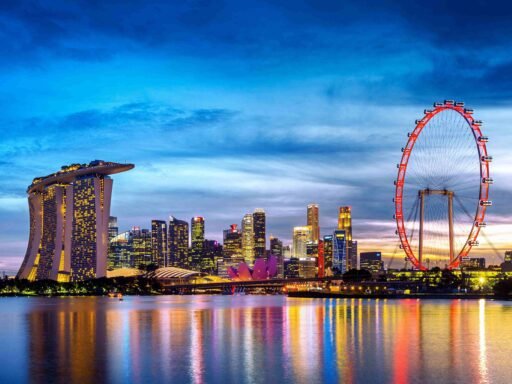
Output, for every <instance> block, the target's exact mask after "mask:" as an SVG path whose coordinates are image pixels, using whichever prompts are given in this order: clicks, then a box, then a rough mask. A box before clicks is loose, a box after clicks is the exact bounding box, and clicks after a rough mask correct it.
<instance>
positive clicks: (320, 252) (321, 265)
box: [316, 240, 325, 277]
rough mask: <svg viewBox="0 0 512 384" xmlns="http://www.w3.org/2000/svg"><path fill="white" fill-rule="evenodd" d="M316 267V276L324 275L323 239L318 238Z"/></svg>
mask: <svg viewBox="0 0 512 384" xmlns="http://www.w3.org/2000/svg"><path fill="white" fill-rule="evenodd" d="M316 265H317V267H318V277H324V276H325V258H324V241H323V240H318V258H317V264H316Z"/></svg>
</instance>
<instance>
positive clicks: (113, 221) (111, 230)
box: [108, 216, 119, 242]
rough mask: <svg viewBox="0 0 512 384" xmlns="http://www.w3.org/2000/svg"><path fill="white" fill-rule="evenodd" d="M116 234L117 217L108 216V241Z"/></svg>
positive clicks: (117, 229)
mask: <svg viewBox="0 0 512 384" xmlns="http://www.w3.org/2000/svg"><path fill="white" fill-rule="evenodd" d="M118 234H119V227H118V226H117V217H115V216H110V217H109V218H108V241H109V242H110V241H111V240H112V239H113V238H114V237H116V236H117V235H118Z"/></svg>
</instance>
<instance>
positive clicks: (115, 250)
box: [108, 231, 133, 270]
mask: <svg viewBox="0 0 512 384" xmlns="http://www.w3.org/2000/svg"><path fill="white" fill-rule="evenodd" d="M132 257H133V233H132V231H126V232H122V233H119V234H118V235H117V236H116V237H114V238H113V239H111V240H110V242H109V249H108V269H109V270H113V269H119V268H131V267H132V266H133V260H132Z"/></svg>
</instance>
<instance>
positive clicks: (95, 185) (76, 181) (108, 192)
mask: <svg viewBox="0 0 512 384" xmlns="http://www.w3.org/2000/svg"><path fill="white" fill-rule="evenodd" d="M133 167H134V166H133V165H132V164H117V163H110V162H104V161H102V160H95V161H92V162H91V163H89V164H72V165H70V166H63V167H62V168H61V170H60V171H58V172H56V173H53V174H51V175H48V176H45V177H37V178H35V179H34V180H33V182H32V184H31V185H30V186H29V187H28V189H27V193H28V202H29V209H30V235H29V241H28V247H27V252H26V254H25V258H24V260H23V263H22V265H21V267H20V270H19V272H18V275H17V276H18V278H20V279H29V280H42V279H52V280H59V281H79V280H86V279H92V278H97V277H103V276H105V275H106V272H107V253H108V235H109V234H108V221H109V217H110V200H111V196H112V179H111V178H110V177H109V176H108V175H111V174H115V173H119V172H124V171H128V170H130V169H132V168H133Z"/></svg>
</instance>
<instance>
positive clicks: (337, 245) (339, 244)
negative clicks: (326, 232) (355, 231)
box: [332, 229, 347, 273]
mask: <svg viewBox="0 0 512 384" xmlns="http://www.w3.org/2000/svg"><path fill="white" fill-rule="evenodd" d="M332 268H333V269H335V270H337V271H339V272H340V273H345V272H346V271H347V235H346V232H345V231H344V230H342V229H337V230H335V231H334V233H333V236H332Z"/></svg>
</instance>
